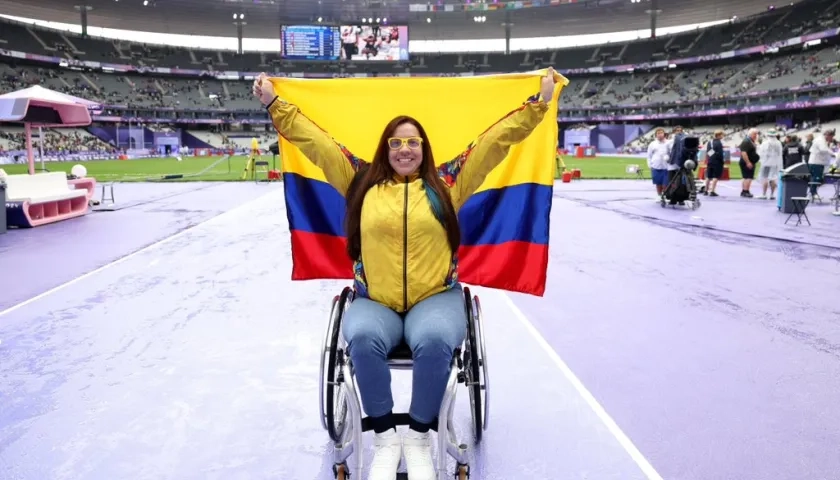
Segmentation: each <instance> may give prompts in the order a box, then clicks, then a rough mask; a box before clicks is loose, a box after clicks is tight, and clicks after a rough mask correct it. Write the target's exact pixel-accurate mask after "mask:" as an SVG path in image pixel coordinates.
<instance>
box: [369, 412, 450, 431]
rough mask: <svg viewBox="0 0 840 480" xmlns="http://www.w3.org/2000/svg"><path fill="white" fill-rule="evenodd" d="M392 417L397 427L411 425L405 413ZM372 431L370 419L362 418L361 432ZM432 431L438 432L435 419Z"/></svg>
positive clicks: (395, 414)
mask: <svg viewBox="0 0 840 480" xmlns="http://www.w3.org/2000/svg"><path fill="white" fill-rule="evenodd" d="M393 416H394V423H396V424H397V426H398V427H399V426H406V425H409V424H410V423H411V416H410V415H409V414H407V413H394V414H393ZM372 430H373V424H372V422H371V421H370V417H365V418H363V419H362V431H363V432H370V431H372ZM432 430H434V431H435V432H437V431H438V421H437V419H435V421H434V422H432Z"/></svg>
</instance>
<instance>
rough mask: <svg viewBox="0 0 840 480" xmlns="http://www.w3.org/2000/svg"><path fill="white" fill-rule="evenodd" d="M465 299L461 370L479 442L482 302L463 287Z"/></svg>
mask: <svg viewBox="0 0 840 480" xmlns="http://www.w3.org/2000/svg"><path fill="white" fill-rule="evenodd" d="M464 297H465V300H464V303H465V306H466V310H467V338H466V348H465V351H464V372H465V376H466V385H467V391H468V393H469V396H470V414H471V415H472V423H473V435H474V437H475V443H476V444H478V443H480V442H481V437H482V434H483V433H484V430H486V429H487V393H488V390H487V360H486V358H487V357H486V356H485V349H484V332H483V331H482V330H481V304H480V302H479V301H478V297H473V296H472V295H471V294H470V290H469V288H464ZM482 400H483V401H482Z"/></svg>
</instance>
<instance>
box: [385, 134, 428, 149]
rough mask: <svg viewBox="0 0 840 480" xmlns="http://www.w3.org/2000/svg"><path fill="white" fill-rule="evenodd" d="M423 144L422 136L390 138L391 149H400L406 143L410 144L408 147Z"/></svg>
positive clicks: (412, 147)
mask: <svg viewBox="0 0 840 480" xmlns="http://www.w3.org/2000/svg"><path fill="white" fill-rule="evenodd" d="M422 144H423V139H422V138H420V137H408V138H397V137H391V138H389V139H388V147H389V148H390V149H391V150H399V149H401V148H402V147H403V146H404V145H408V148H411V149H416V148H420V145H422Z"/></svg>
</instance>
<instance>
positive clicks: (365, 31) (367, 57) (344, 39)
mask: <svg viewBox="0 0 840 480" xmlns="http://www.w3.org/2000/svg"><path fill="white" fill-rule="evenodd" d="M339 30H340V31H341V59H342V60H361V61H385V62H400V61H407V60H408V26H407V25H364V24H362V25H342V26H341V27H339Z"/></svg>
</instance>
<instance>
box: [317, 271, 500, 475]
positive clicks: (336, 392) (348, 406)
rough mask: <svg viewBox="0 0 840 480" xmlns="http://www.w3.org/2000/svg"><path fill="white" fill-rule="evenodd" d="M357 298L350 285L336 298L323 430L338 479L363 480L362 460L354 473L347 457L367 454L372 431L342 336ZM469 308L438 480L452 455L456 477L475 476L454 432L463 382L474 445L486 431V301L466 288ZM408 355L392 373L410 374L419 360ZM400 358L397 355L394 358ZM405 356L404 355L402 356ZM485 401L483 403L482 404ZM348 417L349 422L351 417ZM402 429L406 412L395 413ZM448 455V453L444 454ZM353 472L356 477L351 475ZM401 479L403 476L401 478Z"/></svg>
mask: <svg viewBox="0 0 840 480" xmlns="http://www.w3.org/2000/svg"><path fill="white" fill-rule="evenodd" d="M353 299H354V291H353V289H352V288H350V287H345V288H344V289H343V290H342V292H341V294H340V295H337V296H335V297H334V298H333V302H332V309H331V312H330V321H329V324H328V325H327V331H326V335H325V338H324V346H323V349H322V351H321V379H320V380H321V381H320V389H319V390H320V391H319V393H320V404H321V426H322V427H323V428H324V429H325V430H327V432H328V433H329V436H330V438H331V439H332V440H333V442H335V454H334V455H335V461H334V464H333V474H334V475H335V478H336V479H338V480H347V479H349V478H351V477H355V479H358V480H362V478H363V477H362V471H363V460H362V459H361V458H359V459H358V461H357V462H356V465H355V466H354V468H353V469H352V470H351V469H350V468H349V467H348V466H347V459H348V458H349V457H350V456H351V455H352V454H353V453H354V452H355V451H359V452H362V451H363V450H362V445H363V443H362V433H363V432H367V431H370V430H372V429H373V427H372V426H371V425H370V421H369V419H368V417H363V416H362V404H361V398H360V397H359V395H358V393H357V391H356V384H355V371H354V369H353V363H352V361H351V360H350V356H349V355H348V354H347V344H346V342H345V341H344V338H343V336H342V335H341V322H342V320H343V318H344V313H345V312H346V311H347V308H348V307H349V306H350V303H352V301H353ZM464 310H465V314H466V317H467V334H466V336H465V339H464V342H463V343H462V345H461V346H460V347H458V348H457V349H455V352H454V354H453V356H452V362H451V363H450V365H451V367H452V368H451V370H450V373H449V380H448V382H447V385H446V390H445V392H444V395H443V401H442V402H441V406H440V413H439V415H438V420H437V422H436V423H437V425H434V426H433V430H435V431H437V433H438V435H437V444H438V447H437V456H438V458H437V478H438V480H444V479H446V478H447V477H448V474H447V457H448V456H452V457H453V458H454V459H455V461H456V462H457V471H456V473H455V478H458V479H460V480H465V479H467V478H469V476H470V473H469V472H470V467H469V461H468V458H467V452H468V447H467V445H465V444H462V443H461V444H459V443H458V441H457V438H456V437H455V432H454V423H453V420H452V417H453V412H454V407H455V397H456V392H457V387H458V384H459V383H463V384H464V385H465V386H466V387H467V389H468V393H469V396H470V413H471V416H472V433H473V436H474V439H475V444H476V445H478V444H479V443H480V442H481V438H482V434H483V431H484V430H486V429H487V426H488V421H487V409H488V390H489V389H488V386H489V384H488V377H487V356H486V354H485V345H486V343H485V340H484V330H483V328H482V325H481V303H480V301H479V299H478V296H471V294H470V289H469V288H468V287H464ZM403 353H404V352H397V351H395V352H391V354H389V356H388V366H389V368H391V370H411V369H412V368H413V366H414V361H413V360H412V359H411V357H410V356H407V355H405V354H403ZM395 354H396V355H395ZM400 354H403V355H400ZM482 400H483V401H482ZM348 414H349V417H350V418H349V422H348V421H347V420H348V419H347V416H348ZM394 417H395V419H396V422H397V425H408V423H409V420H410V419H409V415H408V414H407V413H395V414H394ZM444 452H446V454H448V455H445V454H444ZM351 471H352V475H351ZM398 477H399V475H398Z"/></svg>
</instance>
